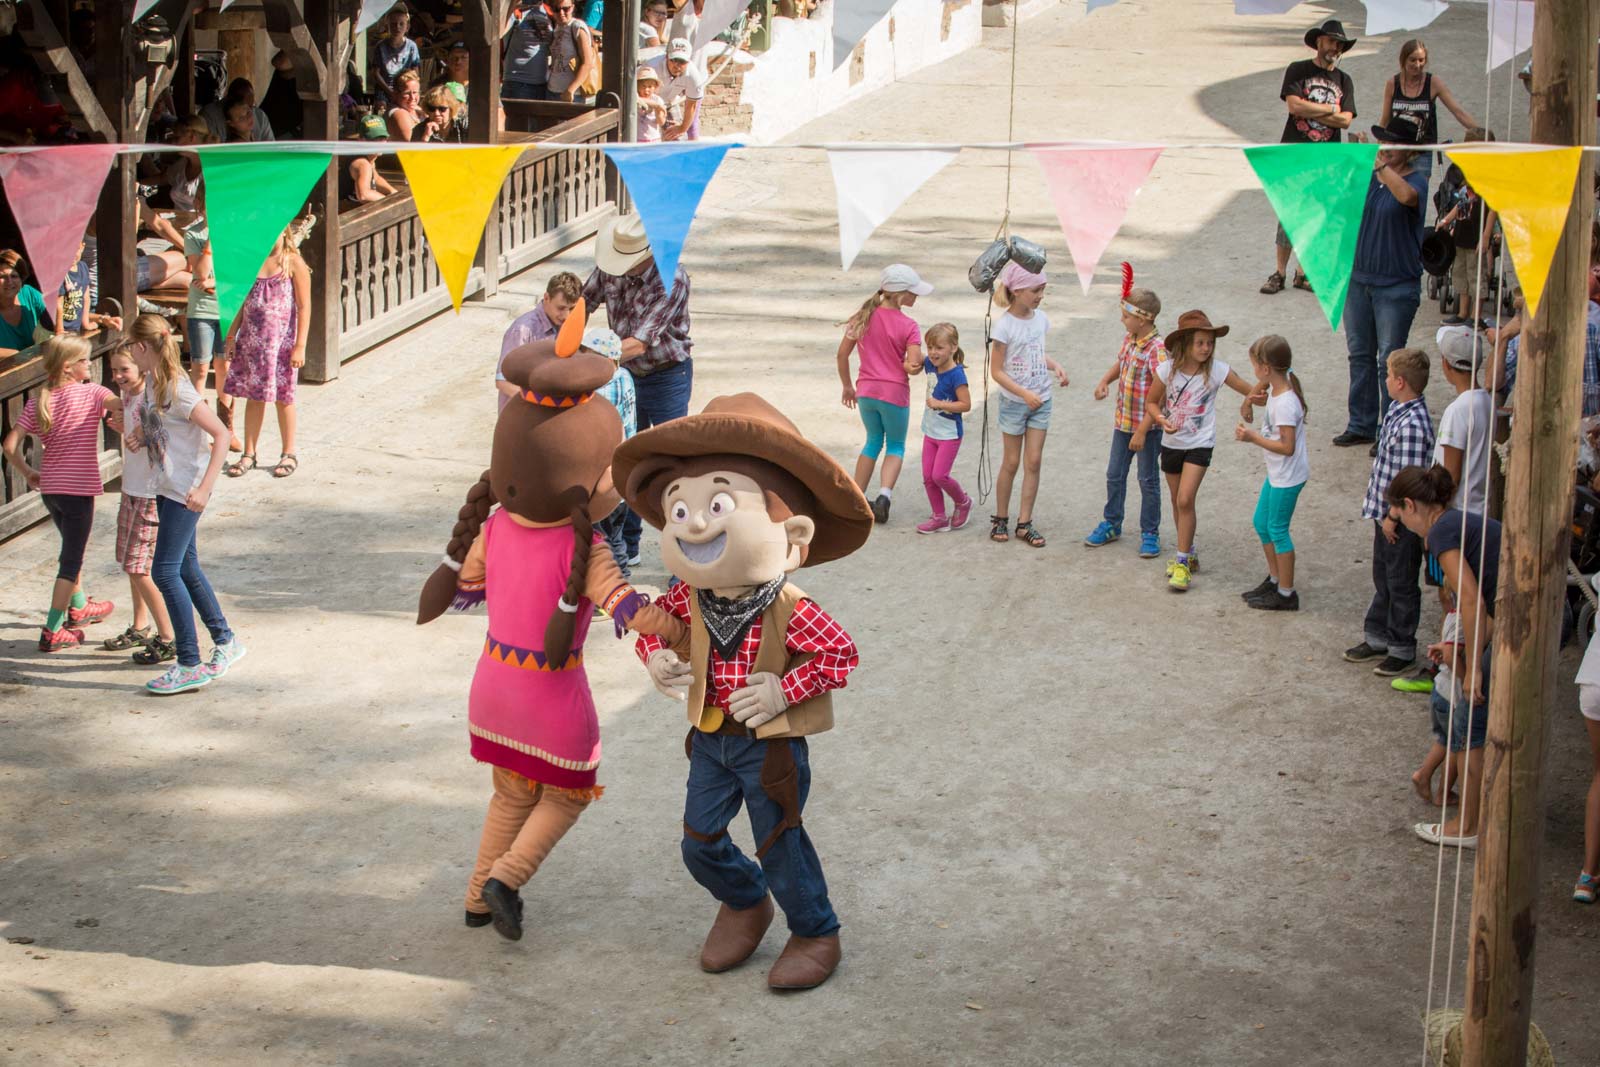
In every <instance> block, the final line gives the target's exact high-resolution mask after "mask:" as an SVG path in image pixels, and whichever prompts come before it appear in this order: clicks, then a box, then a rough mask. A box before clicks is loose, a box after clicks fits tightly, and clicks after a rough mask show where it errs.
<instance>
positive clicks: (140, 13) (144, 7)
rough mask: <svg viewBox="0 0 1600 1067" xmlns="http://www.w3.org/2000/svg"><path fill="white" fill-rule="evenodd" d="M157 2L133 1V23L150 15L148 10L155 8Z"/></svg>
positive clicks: (146, 0)
mask: <svg viewBox="0 0 1600 1067" xmlns="http://www.w3.org/2000/svg"><path fill="white" fill-rule="evenodd" d="M157 2H158V0H135V3H134V5H133V21H135V22H138V21H139V20H140V19H142V18H144V17H145V16H146V15H148V14H150V9H151V8H153V7H155V6H156V4H157Z"/></svg>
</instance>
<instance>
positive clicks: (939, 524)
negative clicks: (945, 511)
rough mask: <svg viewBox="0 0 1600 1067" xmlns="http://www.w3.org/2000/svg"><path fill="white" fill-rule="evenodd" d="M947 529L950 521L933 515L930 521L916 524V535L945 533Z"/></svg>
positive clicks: (941, 516)
mask: <svg viewBox="0 0 1600 1067" xmlns="http://www.w3.org/2000/svg"><path fill="white" fill-rule="evenodd" d="M949 529H950V520H949V519H947V518H945V517H944V516H943V515H935V516H934V517H933V518H931V519H928V520H926V521H924V522H919V523H917V533H919V534H935V533H945V532H946V531H948V530H949Z"/></svg>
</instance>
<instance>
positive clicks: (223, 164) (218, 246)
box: [197, 147, 333, 333]
mask: <svg viewBox="0 0 1600 1067" xmlns="http://www.w3.org/2000/svg"><path fill="white" fill-rule="evenodd" d="M197 151H198V152H199V154H200V170H201V174H202V176H203V177H204V178H205V190H206V222H207V224H208V226H209V227H210V231H211V258H212V262H213V263H214V264H215V267H216V272H217V305H218V307H219V308H220V311H221V315H220V318H221V321H222V330H223V332H224V333H226V332H227V330H228V327H229V326H230V325H231V324H232V323H233V317H234V316H235V315H237V314H238V313H239V309H240V308H241V307H243V306H244V301H245V298H246V297H247V296H249V295H250V289H251V287H252V286H254V285H255V283H256V273H257V272H258V271H260V270H261V264H263V263H265V262H266V261H267V256H269V255H271V254H272V246H273V245H274V244H276V243H277V240H278V235H279V234H281V233H283V231H284V228H285V227H287V226H288V225H289V223H291V222H293V221H294V217H295V215H297V214H298V213H299V211H300V208H301V207H302V206H304V204H305V202H306V197H307V196H308V195H309V194H310V192H311V187H312V185H313V184H315V183H316V180H317V179H318V178H320V177H322V176H323V175H324V174H326V173H327V172H328V161H329V160H330V159H332V158H333V157H332V156H331V155H329V154H328V153H327V152H285V151H283V149H282V148H281V147H280V148H262V149H243V150H238V149H217V148H200V149H198V150H197Z"/></svg>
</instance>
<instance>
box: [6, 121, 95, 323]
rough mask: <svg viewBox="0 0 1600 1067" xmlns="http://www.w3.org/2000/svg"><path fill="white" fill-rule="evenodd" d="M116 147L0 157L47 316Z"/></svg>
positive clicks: (75, 147) (69, 147) (75, 253)
mask: <svg viewBox="0 0 1600 1067" xmlns="http://www.w3.org/2000/svg"><path fill="white" fill-rule="evenodd" d="M122 147H123V146H122V145H116V144H84V145H67V146H64V147H60V148H40V149H36V150H34V151H30V152H7V153H5V154H3V155H0V184H3V185H4V186H5V190H6V199H7V200H9V201H10V202H11V213H12V214H13V215H14V216H16V220H17V228H18V229H19V230H21V231H22V244H23V246H24V247H25V248H27V250H28V259H29V260H30V261H31V262H32V264H33V273H34V274H35V275H37V276H38V279H39V287H40V288H41V289H42V290H44V300H45V306H46V307H48V308H49V309H50V314H51V315H52V316H54V315H55V314H56V298H57V296H58V295H59V294H60V292H61V281H62V279H63V278H65V277H66V276H67V270H68V269H69V268H70V267H71V266H72V264H73V263H74V262H76V261H77V258H78V245H79V243H80V242H81V241H82V240H83V231H84V230H85V229H86V228H87V227H88V225H89V218H90V216H92V215H93V214H94V209H95V205H96V204H98V203H99V202H100V189H101V187H102V186H104V185H105V183H106V174H107V173H108V172H109V171H110V170H111V164H112V162H113V161H114V160H115V159H116V158H117V152H118V151H119V150H121V149H122Z"/></svg>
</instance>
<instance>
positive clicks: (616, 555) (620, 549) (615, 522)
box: [594, 504, 633, 578]
mask: <svg viewBox="0 0 1600 1067" xmlns="http://www.w3.org/2000/svg"><path fill="white" fill-rule="evenodd" d="M627 519H628V505H626V504H618V505H617V506H616V508H615V509H614V510H613V511H612V512H611V514H609V515H607V516H606V517H605V518H603V519H601V520H600V521H599V522H597V523H595V524H594V530H595V533H597V534H599V535H600V536H601V537H603V538H605V539H606V547H607V548H609V549H611V558H612V559H614V560H616V561H617V570H619V571H621V572H622V576H623V577H624V578H627V577H630V576H631V575H632V574H633V570H632V568H630V567H629V566H628V556H627V548H626V546H625V545H624V544H623V542H622V524H623V523H624V522H626V521H627Z"/></svg>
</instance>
